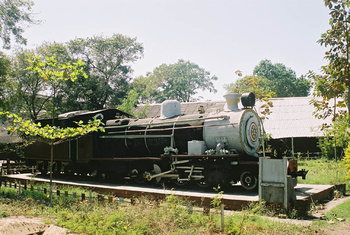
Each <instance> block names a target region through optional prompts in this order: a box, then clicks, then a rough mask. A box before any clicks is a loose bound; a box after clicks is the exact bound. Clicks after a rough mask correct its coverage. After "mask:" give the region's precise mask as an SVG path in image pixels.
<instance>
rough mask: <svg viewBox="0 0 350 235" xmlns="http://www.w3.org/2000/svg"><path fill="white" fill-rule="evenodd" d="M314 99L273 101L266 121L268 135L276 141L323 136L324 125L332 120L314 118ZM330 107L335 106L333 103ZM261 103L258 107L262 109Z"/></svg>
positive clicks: (276, 99) (291, 98)
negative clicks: (312, 100) (311, 102)
mask: <svg viewBox="0 0 350 235" xmlns="http://www.w3.org/2000/svg"><path fill="white" fill-rule="evenodd" d="M311 99H313V97H288V98H273V99H271V101H272V103H273V107H272V108H271V111H272V112H271V114H270V115H268V117H267V118H268V119H265V120H264V128H265V131H266V133H269V134H271V137H272V138H274V139H281V138H291V137H318V136H323V131H322V130H321V127H322V124H331V123H332V119H331V117H328V118H327V119H318V118H316V117H315V116H314V114H313V113H314V111H315V107H314V106H313V105H312V104H310V101H311ZM330 105H333V104H332V103H331V104H330ZM260 106H261V105H259V102H258V103H257V105H256V107H257V110H258V112H261V111H262V110H259V108H258V107H260Z"/></svg>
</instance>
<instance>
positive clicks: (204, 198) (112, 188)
mask: <svg viewBox="0 0 350 235" xmlns="http://www.w3.org/2000/svg"><path fill="white" fill-rule="evenodd" d="M1 181H9V182H13V183H15V182H17V183H19V182H20V183H21V184H23V185H29V182H30V181H36V182H38V183H40V182H41V183H49V181H50V180H49V178H47V177H43V176H40V175H37V176H33V175H32V174H29V173H28V174H13V175H5V176H2V177H1ZM52 182H53V183H54V184H56V185H70V186H77V187H82V188H86V189H88V190H93V191H94V192H97V193H101V194H109V195H111V194H112V195H114V196H115V197H118V198H130V199H133V198H140V197H148V198H152V199H156V200H161V199H164V198H165V197H166V196H168V195H176V196H179V197H182V198H185V199H187V200H189V201H191V202H193V204H194V205H196V206H199V207H203V208H206V209H209V208H210V205H211V202H212V200H213V199H214V198H215V197H216V196H217V195H218V192H214V191H208V190H206V191H205V190H203V189H191V188H190V187H186V188H181V189H178V187H177V188H176V187H171V186H173V185H168V186H165V185H162V186H161V185H156V186H155V185H151V186H149V187H143V186H139V185H130V184H123V183H107V182H93V181H87V180H81V179H76V180H75V179H69V180H67V179H58V178H55V179H53V181H52ZM174 186H175V185H174ZM231 191H232V192H230V193H225V192H224V193H223V194H222V199H221V202H222V203H223V204H224V205H225V209H228V210H241V209H242V208H243V207H244V206H247V205H248V204H250V203H251V202H258V201H259V197H258V194H257V192H247V191H246V190H244V189H243V188H242V187H241V186H233V188H232V190H231Z"/></svg>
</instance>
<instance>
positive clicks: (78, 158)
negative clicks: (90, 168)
mask: <svg viewBox="0 0 350 235" xmlns="http://www.w3.org/2000/svg"><path fill="white" fill-rule="evenodd" d="M78 159H79V140H78V139H77V158H76V160H77V161H78Z"/></svg>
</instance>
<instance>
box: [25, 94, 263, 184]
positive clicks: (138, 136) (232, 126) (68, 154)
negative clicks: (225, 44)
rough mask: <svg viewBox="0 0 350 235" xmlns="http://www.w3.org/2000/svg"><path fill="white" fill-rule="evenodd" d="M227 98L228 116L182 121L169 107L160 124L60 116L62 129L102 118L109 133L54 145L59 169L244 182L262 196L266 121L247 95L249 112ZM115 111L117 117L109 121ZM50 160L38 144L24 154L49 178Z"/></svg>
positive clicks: (177, 107) (101, 114)
mask: <svg viewBox="0 0 350 235" xmlns="http://www.w3.org/2000/svg"><path fill="white" fill-rule="evenodd" d="M225 98H226V104H225V107H224V110H223V111H220V112H215V113H202V112H200V113H198V114H191V115H182V114H181V104H180V103H179V102H177V101H165V102H163V104H162V106H161V115H160V117H158V118H147V119H132V118H125V117H123V118H118V117H113V118H111V117H110V116H115V115H118V116H119V115H120V112H119V111H118V110H112V111H111V110H109V111H108V110H100V111H94V112H89V113H85V114H84V113H82V114H80V115H74V114H73V115H71V116H69V115H68V116H67V115H66V116H61V119H60V120H61V124H60V125H62V126H67V125H68V126H69V125H71V124H72V120H80V119H79V118H81V119H84V118H85V119H86V118H91V117H93V116H96V117H97V118H101V120H102V122H103V123H104V124H105V126H104V128H105V132H104V133H93V134H89V135H87V136H84V137H82V138H80V139H79V140H77V141H71V142H68V143H62V144H60V145H58V146H55V150H54V154H55V155H54V162H55V165H54V166H55V167H54V169H55V171H57V172H61V171H64V172H65V173H67V172H71V173H79V174H88V175H94V174H98V175H105V176H107V177H110V178H113V177H130V178H131V179H134V180H136V181H137V182H144V181H145V180H146V179H147V180H149V181H151V180H154V181H156V182H159V181H160V180H172V181H174V182H175V183H177V184H185V183H187V182H195V183H197V184H198V185H199V186H203V187H206V186H218V185H221V186H224V185H231V184H233V183H237V182H238V181H240V182H241V184H242V186H243V187H244V188H245V189H248V190H252V189H255V188H256V186H257V182H258V180H257V178H258V154H257V151H258V149H259V146H260V118H259V117H258V115H257V114H256V112H254V111H253V110H252V109H251V107H253V106H254V104H255V96H254V94H253V93H246V94H243V95H242V97H241V100H242V104H243V106H244V107H245V108H243V109H239V108H238V100H239V98H240V97H239V95H238V94H236V93H229V94H226V95H225ZM110 112H116V113H115V115H109V117H107V116H108V115H106V114H110ZM117 112H119V114H117ZM123 116H124V115H123ZM60 120H58V121H60ZM49 156H50V154H49V148H48V146H46V145H45V144H43V143H39V142H36V143H34V144H33V145H32V146H29V148H28V149H27V151H26V153H25V157H26V158H27V159H28V160H32V163H33V164H34V163H37V165H38V167H39V170H40V171H42V172H44V173H45V171H47V168H48V167H47V165H48V160H49Z"/></svg>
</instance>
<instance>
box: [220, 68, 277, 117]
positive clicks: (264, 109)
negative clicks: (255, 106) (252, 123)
mask: <svg viewBox="0 0 350 235" xmlns="http://www.w3.org/2000/svg"><path fill="white" fill-rule="evenodd" d="M235 73H236V74H237V75H238V77H239V79H237V80H236V82H234V83H230V84H226V85H224V88H225V89H226V90H227V91H229V92H236V93H239V94H243V93H245V92H253V93H254V94H255V97H256V98H257V99H258V100H260V101H262V105H261V106H260V113H261V118H262V119H265V118H268V115H269V114H270V113H271V110H270V108H271V107H273V104H272V102H271V101H270V100H269V99H270V98H273V97H276V92H275V91H274V90H273V82H272V81H270V80H269V79H267V78H266V77H261V76H244V77H242V72H241V71H240V70H238V71H236V72H235Z"/></svg>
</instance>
